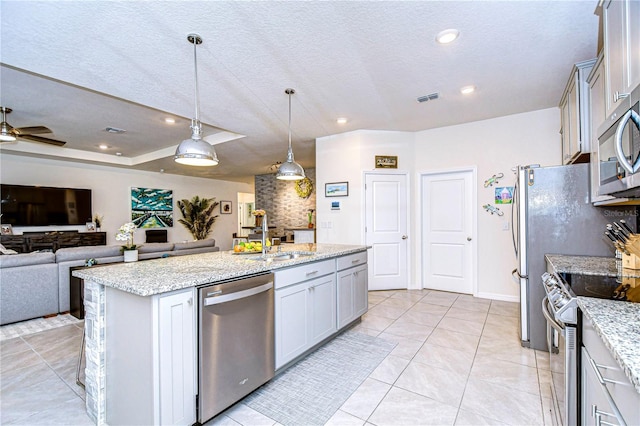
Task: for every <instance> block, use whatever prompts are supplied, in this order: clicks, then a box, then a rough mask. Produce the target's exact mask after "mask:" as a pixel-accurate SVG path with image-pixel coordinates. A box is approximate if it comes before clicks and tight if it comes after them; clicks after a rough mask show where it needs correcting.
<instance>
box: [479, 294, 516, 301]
mask: <svg viewBox="0 0 640 426" xmlns="http://www.w3.org/2000/svg"><path fill="white" fill-rule="evenodd" d="M474 296H475V297H479V298H481V299H491V300H501V301H503V302H516V303H520V296H507V295H506V294H497V293H478V294H475V295H474Z"/></svg>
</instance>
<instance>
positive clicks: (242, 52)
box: [0, 0, 598, 180]
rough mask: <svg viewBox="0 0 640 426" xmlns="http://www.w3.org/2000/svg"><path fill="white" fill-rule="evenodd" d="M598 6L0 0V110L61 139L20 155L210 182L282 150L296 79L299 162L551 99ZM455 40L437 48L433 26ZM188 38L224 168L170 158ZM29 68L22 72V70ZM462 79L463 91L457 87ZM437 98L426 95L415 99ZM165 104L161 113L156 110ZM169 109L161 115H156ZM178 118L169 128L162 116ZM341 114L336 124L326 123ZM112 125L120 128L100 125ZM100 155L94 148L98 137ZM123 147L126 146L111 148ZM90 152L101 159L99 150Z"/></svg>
mask: <svg viewBox="0 0 640 426" xmlns="http://www.w3.org/2000/svg"><path fill="white" fill-rule="evenodd" d="M595 7H596V2H595V1H550V2H546V1H502V2H500V1H473V2H470V1H444V2H435V1H423V2H420V1H412V2H402V1H400V2H384V1H381V2H366V1H362V2H349V1H341V2H332V1H322V2H313V1H312V2H293V1H287V2H272V1H265V2H227V1H203V2H196V1H162V2H146V1H145V2H143V1H122V2H111V1H58V2H53V1H44V2H31V1H8V0H2V1H1V2H0V14H1V24H2V29H1V37H2V39H1V51H0V62H2V64H3V65H5V66H3V67H2V68H1V69H0V71H1V73H2V74H1V76H0V77H1V80H0V83H1V85H2V86H1V89H2V90H1V94H0V95H1V104H2V106H6V107H10V108H12V109H13V110H14V112H13V113H11V115H9V116H8V119H7V121H8V122H9V123H10V124H11V125H13V126H14V127H22V126H31V125H46V126H48V127H49V128H51V129H52V130H53V133H52V134H49V135H43V136H46V137H51V138H54V139H63V140H66V141H67V142H68V143H67V145H66V146H65V147H64V148H57V147H49V146H45V145H42V144H33V143H27V142H20V143H18V144H3V145H2V148H3V151H4V152H7V151H8V150H11V151H12V152H14V153H15V152H25V153H26V155H45V156H49V157H54V158H70V159H74V160H75V161H91V162H101V163H107V164H114V165H119V166H122V167H134V168H137V169H143V170H155V171H158V170H160V168H163V169H165V172H166V173H177V174H185V175H192V176H201V177H210V178H216V179H229V180H246V179H247V177H248V176H252V175H254V174H262V173H266V172H267V171H268V168H269V166H270V165H271V164H273V163H275V162H277V161H283V160H284V159H285V156H286V143H287V120H288V109H287V108H288V104H287V96H286V95H285V94H284V89H285V88H287V87H293V88H295V89H296V92H297V93H296V95H294V97H293V100H292V130H293V145H294V153H295V155H296V160H298V161H299V162H300V163H301V164H302V165H303V166H304V167H313V166H314V164H315V158H314V152H315V147H314V140H315V138H317V137H321V136H326V135H331V134H336V133H342V132H345V131H351V130H356V129H379V130H404V131H416V130H424V129H429V128H434V127H442V126H448V125H454V124H459V123H464V122H470V121H477V120H482V119H488V118H493V117H498V116H504V115H509V114H515V113H521V112H527V111H533V110H537V109H542V108H549V107H553V106H556V105H557V104H558V101H559V99H560V96H561V94H562V90H563V88H564V85H565V83H566V80H567V78H568V75H569V71H570V69H571V65H572V64H573V63H575V62H578V61H582V60H586V59H589V58H593V57H595V55H596V43H597V36H598V34H597V32H598V19H597V16H595V15H594V10H595ZM447 28H456V29H458V30H459V31H460V33H461V36H460V37H459V39H458V40H456V41H455V42H454V43H452V44H451V45H439V44H438V43H436V42H435V35H436V34H437V33H438V32H439V31H441V30H443V29H447ZM192 32H196V33H198V34H200V35H201V36H202V38H203V40H204V43H203V44H202V45H200V46H198V77H199V83H200V99H201V119H202V121H203V122H204V123H206V124H207V125H208V126H210V127H207V128H206V129H205V135H210V134H218V136H219V137H221V138H223V139H224V138H227V137H229V134H227V133H219V132H220V131H221V129H224V130H226V131H229V132H234V133H237V134H240V135H244V136H245V137H241V138H237V139H235V140H232V141H230V142H225V143H221V144H218V145H216V150H217V152H218V157H219V158H220V165H219V166H216V167H213V168H206V169H202V168H194V167H187V166H181V165H177V164H175V163H174V162H173V161H172V158H171V157H172V150H174V149H175V146H176V145H177V144H178V143H179V141H180V140H182V139H186V138H188V137H189V135H190V131H189V128H188V125H189V120H190V118H191V117H192V116H193V115H194V97H193V47H192V45H191V44H189V42H188V41H187V40H186V36H187V34H189V33H192ZM24 71H27V72H26V73H25V72H24ZM469 84H473V85H475V86H477V87H478V90H477V91H476V93H474V94H473V95H471V96H463V95H461V94H460V92H459V89H460V87H462V86H465V85H469ZM433 92H439V94H440V99H438V100H435V101H429V102H426V103H422V104H421V103H418V102H416V98H417V97H419V96H422V95H426V94H429V93H433ZM163 112H164V113H163ZM165 113H166V114H165ZM167 114H168V115H171V116H173V117H174V118H176V119H177V123H176V124H175V125H173V127H172V128H171V129H168V126H167V125H166V124H165V123H164V122H163V121H162V118H163V117H164V116H165V115H167ZM341 116H344V117H347V118H348V119H349V122H348V123H347V124H346V125H339V124H337V123H336V118H337V117H341ZM107 126H113V127H119V128H125V129H127V133H126V134H125V135H112V134H107V133H106V132H104V130H103V129H104V128H105V127H107ZM100 142H105V143H107V144H108V145H110V147H111V148H110V149H109V150H107V151H106V153H105V152H102V153H100V154H97V152H98V151H99V149H98V148H97V145H98V144H99V143H100ZM115 152H121V153H122V156H119V157H118V156H116V155H115ZM94 153H96V154H94Z"/></svg>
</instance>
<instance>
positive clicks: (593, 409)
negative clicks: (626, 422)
mask: <svg viewBox="0 0 640 426" xmlns="http://www.w3.org/2000/svg"><path fill="white" fill-rule="evenodd" d="M591 415H592V416H593V418H595V419H596V425H598V426H600V425H605V426H619V425H618V424H617V423H610V422H605V421H604V420H602V416H607V417H614V418H615V417H616V415H615V414H613V413H607V412H606V411H600V410H598V406H597V405H595V404H593V405H592V406H591Z"/></svg>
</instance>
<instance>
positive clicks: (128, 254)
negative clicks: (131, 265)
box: [116, 222, 138, 262]
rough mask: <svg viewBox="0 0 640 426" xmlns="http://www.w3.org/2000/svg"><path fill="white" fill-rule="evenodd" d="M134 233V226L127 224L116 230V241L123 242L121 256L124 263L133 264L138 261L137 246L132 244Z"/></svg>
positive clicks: (133, 224)
mask: <svg viewBox="0 0 640 426" xmlns="http://www.w3.org/2000/svg"><path fill="white" fill-rule="evenodd" d="M135 232H136V225H135V223H133V222H128V223H125V224H124V225H122V226H121V227H120V228H119V229H118V233H117V234H116V240H118V241H124V242H125V243H124V245H122V254H123V255H124V261H125V262H135V261H137V260H138V246H137V245H135V244H134V243H133V234H134V233H135Z"/></svg>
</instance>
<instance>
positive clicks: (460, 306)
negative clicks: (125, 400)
mask: <svg viewBox="0 0 640 426" xmlns="http://www.w3.org/2000/svg"><path fill="white" fill-rule="evenodd" d="M517 315H518V305H517V304H516V303H508V302H500V301H490V300H486V299H477V298H474V297H471V296H468V295H458V294H453V293H444V292H438V291H428V290H415V291H406V290H398V291H383V292H370V293H369V312H368V313H367V314H366V315H365V316H364V317H363V319H362V322H361V323H360V324H359V325H358V326H357V329H358V330H359V331H361V332H363V333H367V334H370V335H373V336H378V337H381V338H383V339H387V340H391V341H393V342H396V343H397V344H398V345H397V346H396V348H395V349H394V350H393V352H392V353H391V354H389V356H387V358H386V359H385V360H384V361H383V362H382V363H381V364H380V365H379V366H378V368H377V369H376V370H375V371H374V372H373V373H372V374H371V375H370V376H369V377H368V378H367V379H366V380H365V381H364V382H363V383H362V385H361V386H360V387H359V388H358V389H357V390H356V392H354V393H353V394H352V395H351V397H350V398H349V399H348V400H347V401H346V402H345V403H344V404H343V406H342V407H341V409H340V410H339V411H338V412H336V414H335V415H334V416H333V417H332V418H331V420H330V421H329V422H328V424H330V425H396V424H403V425H427V424H438V425H445V424H449V425H453V424H455V425H484V424H487V425H488V424H490V425H498V424H509V425H544V424H550V418H549V416H548V414H547V412H548V411H547V409H546V407H548V406H549V404H550V401H549V397H550V390H549V380H550V373H549V364H548V362H547V357H546V355H547V354H546V353H544V352H538V351H533V350H530V349H524V348H522V347H521V346H520V342H519V338H518V331H517V326H518V318H517ZM81 337H82V323H81V322H79V323H76V324H69V325H64V326H61V327H58V328H55V329H53V330H46V331H41V332H37V333H34V334H28V335H23V336H20V337H15V338H11V339H6V340H3V341H1V342H0V424H23V425H24V424H29V425H36V424H63V425H89V424H92V423H91V421H90V420H89V418H88V417H87V415H86V413H85V411H84V390H83V389H82V388H81V387H79V386H78V385H76V384H75V367H76V361H77V354H78V348H79V345H80V340H81ZM207 424H209V425H239V424H240V425H247V426H249V425H274V424H276V422H275V421H274V420H272V419H269V418H267V417H265V416H264V415H262V414H260V413H258V412H256V411H254V410H252V409H250V408H249V407H247V406H246V405H244V404H242V402H240V403H238V404H236V405H235V406H234V407H232V408H230V409H229V410H227V411H225V412H224V413H222V414H221V415H219V416H218V417H216V418H214V419H213V420H211V421H210V422H209V423H207Z"/></svg>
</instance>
